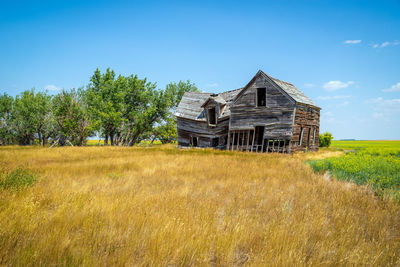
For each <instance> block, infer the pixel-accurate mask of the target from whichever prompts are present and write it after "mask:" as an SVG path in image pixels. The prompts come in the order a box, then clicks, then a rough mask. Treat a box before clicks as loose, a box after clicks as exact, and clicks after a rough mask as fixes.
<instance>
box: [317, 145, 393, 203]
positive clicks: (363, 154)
mask: <svg viewBox="0 0 400 267" xmlns="http://www.w3.org/2000/svg"><path fill="white" fill-rule="evenodd" d="M332 148H333V149H340V150H344V151H346V154H345V155H343V156H341V157H332V158H327V159H322V160H314V161H310V165H311V166H312V167H313V169H314V170H315V171H329V172H331V173H332V174H333V175H334V176H335V177H337V178H338V179H342V180H346V181H352V182H355V183H356V184H359V185H361V184H368V185H369V186H371V187H372V188H373V189H374V191H375V192H376V193H377V194H378V195H379V196H382V197H384V198H386V197H388V198H394V199H396V200H397V201H399V202H400V141H333V143H332Z"/></svg>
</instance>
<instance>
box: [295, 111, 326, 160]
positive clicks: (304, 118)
mask: <svg viewBox="0 0 400 267" xmlns="http://www.w3.org/2000/svg"><path fill="white" fill-rule="evenodd" d="M319 119H320V110H319V109H317V108H313V107H309V106H305V105H301V104H298V105H297V107H296V115H295V118H294V131H293V138H292V142H291V151H292V152H295V151H306V150H307V142H308V144H309V146H308V150H310V151H318V147H319ZM302 128H303V138H302V142H301V144H300V133H301V129H302ZM314 129H315V130H314ZM314 133H315V137H314ZM308 137H309V140H307V139H308ZM314 138H315V139H314ZM314 140H315V142H314Z"/></svg>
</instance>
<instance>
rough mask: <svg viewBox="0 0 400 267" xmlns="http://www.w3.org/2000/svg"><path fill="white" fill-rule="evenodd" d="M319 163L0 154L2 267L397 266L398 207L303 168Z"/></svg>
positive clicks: (150, 153)
mask: <svg viewBox="0 0 400 267" xmlns="http://www.w3.org/2000/svg"><path fill="white" fill-rule="evenodd" d="M323 153H324V152H322V154H321V153H319V154H306V155H304V154H299V155H294V156H288V155H276V154H274V155H266V154H250V153H240V152H239V153H237V152H219V151H213V150H196V149H193V150H184V151H182V150H177V149H175V148H173V147H171V146H160V147H157V148H119V147H83V148H77V147H65V148H52V149H48V148H37V147H36V148H19V147H2V148H0V164H3V165H5V166H7V167H8V168H10V169H14V168H16V167H17V166H20V165H21V164H23V165H24V166H26V168H28V169H29V170H30V171H33V172H37V173H39V174H40V177H41V178H40V179H39V180H38V181H37V182H36V183H35V184H33V185H32V186H30V187H26V188H25V189H24V190H22V191H20V192H18V193H15V192H13V191H11V190H5V189H1V188H0V265H31V266H38V265H39V266H41V265H44V266H50V265H71V266H73V265H91V266H98V265H128V266H129V265H137V266H167V265H179V266H182V265H183V266H209V265H212V266H216V265H218V266H220V265H224V266H231V265H243V264H246V265H254V266H266V265H279V266H287V265H306V264H323V265H339V264H340V265H396V264H397V265H398V264H400V261H399V258H400V227H399V221H400V208H399V205H398V204H397V203H394V202H392V201H389V200H385V201H382V200H379V199H377V198H375V197H374V195H373V194H371V192H370V191H369V190H368V189H367V188H364V187H357V186H352V185H350V184H348V183H344V182H340V181H335V180H330V179H324V178H323V176H322V175H320V174H315V173H314V172H313V171H312V169H311V168H309V167H308V166H307V165H304V164H303V160H304V159H305V157H310V156H313V155H314V156H316V157H322V156H323Z"/></svg>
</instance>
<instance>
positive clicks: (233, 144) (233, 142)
mask: <svg viewBox="0 0 400 267" xmlns="http://www.w3.org/2000/svg"><path fill="white" fill-rule="evenodd" d="M235 133H236V131H233V133H232V134H233V141H232V149H231V150H232V151H233V147H234V146H235Z"/></svg>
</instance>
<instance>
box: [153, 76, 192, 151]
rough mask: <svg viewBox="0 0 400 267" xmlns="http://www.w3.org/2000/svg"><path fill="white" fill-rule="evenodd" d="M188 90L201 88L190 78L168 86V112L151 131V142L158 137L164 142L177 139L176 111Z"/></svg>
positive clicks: (166, 99) (166, 90) (166, 93)
mask: <svg viewBox="0 0 400 267" xmlns="http://www.w3.org/2000/svg"><path fill="white" fill-rule="evenodd" d="M186 92H199V89H198V88H197V87H196V85H195V84H194V83H192V82H190V81H189V80H188V81H186V82H184V81H179V82H178V83H174V82H172V83H170V84H168V85H167V86H166V88H165V94H164V97H165V99H164V101H166V103H167V112H166V113H165V114H164V116H163V117H162V118H160V120H159V121H157V125H156V126H155V127H153V128H152V130H151V131H150V133H149V135H150V136H151V140H152V142H151V143H153V142H154V140H156V139H158V140H160V141H161V143H163V144H165V143H169V142H172V141H176V140H177V131H176V117H175V115H174V113H175V111H176V108H177V107H178V105H179V102H180V101H181V100H182V97H183V95H184V94H185V93H186Z"/></svg>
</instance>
